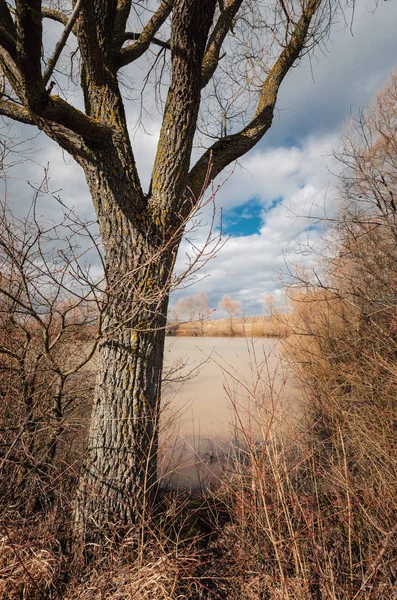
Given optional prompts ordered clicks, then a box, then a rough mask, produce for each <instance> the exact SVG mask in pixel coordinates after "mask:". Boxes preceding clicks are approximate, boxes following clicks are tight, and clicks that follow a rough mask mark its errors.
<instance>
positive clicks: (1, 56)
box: [0, 44, 22, 97]
mask: <svg viewBox="0 0 397 600" xmlns="http://www.w3.org/2000/svg"><path fill="white" fill-rule="evenodd" d="M0 66H1V69H2V71H3V74H4V75H5V76H6V77H7V79H8V81H9V82H10V84H11V85H12V87H13V89H14V91H15V92H16V93H17V94H18V95H19V96H20V97H21V96H22V82H21V76H20V73H19V71H18V68H17V66H16V63H15V61H14V59H13V58H12V57H11V56H10V54H9V53H8V52H7V50H6V49H5V48H3V47H2V45H1V44H0Z"/></svg>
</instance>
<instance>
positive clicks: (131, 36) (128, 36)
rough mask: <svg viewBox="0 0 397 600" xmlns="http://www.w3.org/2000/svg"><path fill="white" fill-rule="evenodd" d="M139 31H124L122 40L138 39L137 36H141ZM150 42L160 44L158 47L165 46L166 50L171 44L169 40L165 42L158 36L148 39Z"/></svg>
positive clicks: (169, 48)
mask: <svg viewBox="0 0 397 600" xmlns="http://www.w3.org/2000/svg"><path fill="white" fill-rule="evenodd" d="M141 35H142V34H141V33H134V32H132V31H126V33H125V34H124V40H125V41H127V40H132V41H137V40H139V38H140V37H141ZM150 43H151V44H154V45H155V46H160V48H165V49H166V50H171V44H170V43H169V42H165V41H164V40H160V39H159V38H156V37H154V38H152V39H151V40H150Z"/></svg>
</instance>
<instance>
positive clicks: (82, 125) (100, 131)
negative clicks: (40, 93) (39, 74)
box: [38, 96, 111, 143]
mask: <svg viewBox="0 0 397 600" xmlns="http://www.w3.org/2000/svg"><path fill="white" fill-rule="evenodd" d="M47 98H48V103H47V104H46V106H45V107H43V108H42V110H40V112H39V114H38V116H39V117H40V118H41V119H44V120H45V121H52V122H54V123H57V124H58V125H62V126H63V127H66V128H67V129H69V130H70V131H73V132H74V133H77V134H78V135H80V136H81V137H82V138H83V140H84V141H86V142H90V143H92V142H94V143H95V142H96V143H99V142H101V141H104V140H108V139H110V135H111V131H110V129H109V128H108V127H106V126H104V125H102V124H101V123H98V121H96V120H95V119H92V118H90V117H88V116H87V115H85V114H84V113H83V112H81V111H80V110H78V109H77V108H74V107H73V106H71V105H70V104H68V103H67V102H65V100H62V98H59V96H47Z"/></svg>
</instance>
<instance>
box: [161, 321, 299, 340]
mask: <svg viewBox="0 0 397 600" xmlns="http://www.w3.org/2000/svg"><path fill="white" fill-rule="evenodd" d="M232 327H233V331H232V328H231V322H230V319H218V320H215V319H214V320H207V321H204V323H203V324H201V323H200V322H199V321H193V322H188V323H180V324H179V325H177V326H176V328H173V332H172V333H173V335H177V336H201V335H203V336H205V337H233V336H235V337H248V338H250V337H281V336H284V335H286V334H287V333H288V327H287V326H286V324H285V322H284V320H281V319H279V318H278V317H277V316H271V317H246V318H233V319H232Z"/></svg>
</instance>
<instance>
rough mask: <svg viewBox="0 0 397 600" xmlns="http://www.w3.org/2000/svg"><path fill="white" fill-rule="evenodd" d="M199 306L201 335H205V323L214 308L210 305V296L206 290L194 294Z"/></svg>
mask: <svg viewBox="0 0 397 600" xmlns="http://www.w3.org/2000/svg"><path fill="white" fill-rule="evenodd" d="M193 299H194V301H195V304H196V308H197V319H198V321H199V323H200V332H201V335H204V323H205V321H206V320H207V319H208V318H209V316H210V314H211V313H212V310H211V309H210V307H209V300H208V296H207V294H206V293H205V292H198V293H197V294H195V296H193Z"/></svg>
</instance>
